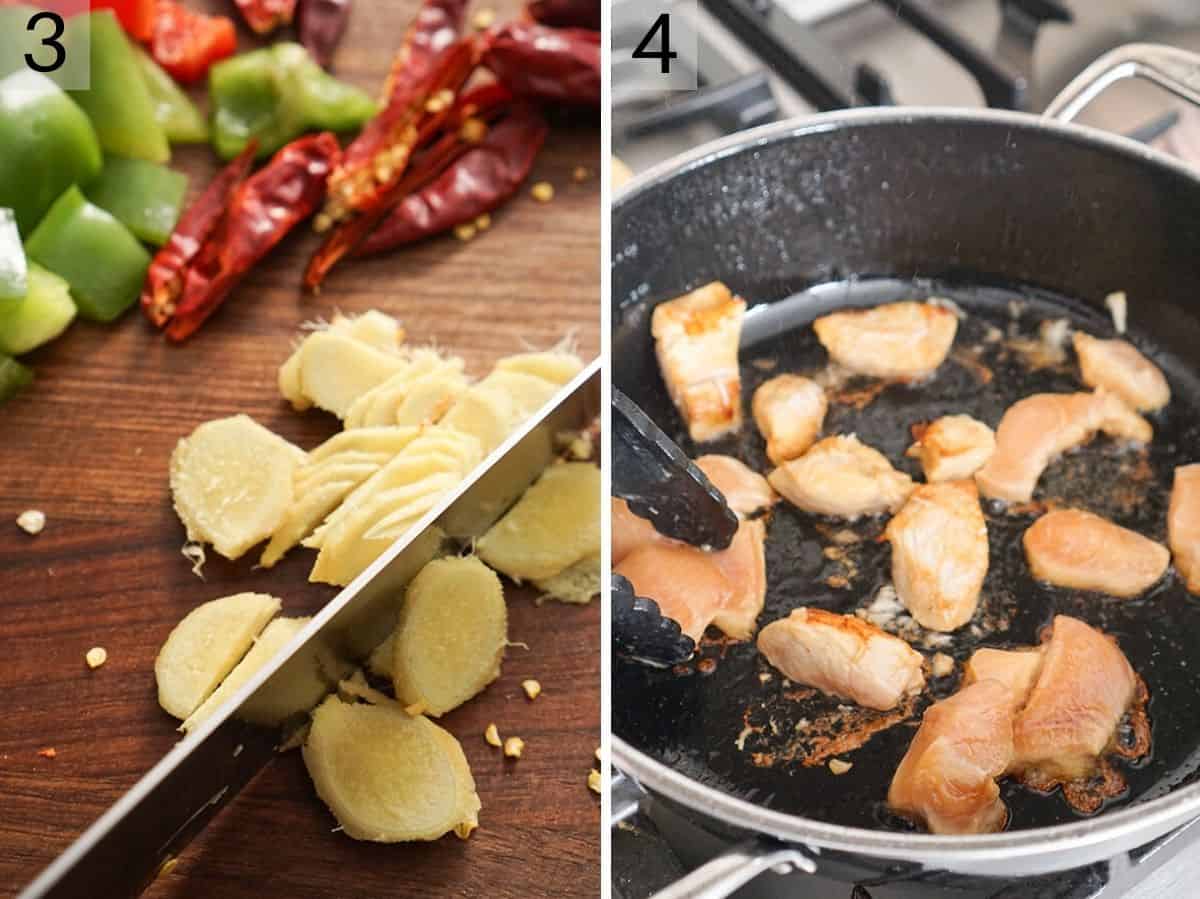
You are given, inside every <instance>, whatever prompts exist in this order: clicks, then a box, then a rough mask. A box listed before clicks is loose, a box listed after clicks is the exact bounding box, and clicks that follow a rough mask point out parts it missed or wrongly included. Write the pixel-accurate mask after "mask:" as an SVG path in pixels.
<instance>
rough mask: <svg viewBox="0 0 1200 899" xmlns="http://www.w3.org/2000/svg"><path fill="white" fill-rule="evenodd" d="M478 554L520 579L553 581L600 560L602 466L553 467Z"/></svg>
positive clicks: (499, 524) (483, 541) (485, 538)
mask: <svg viewBox="0 0 1200 899" xmlns="http://www.w3.org/2000/svg"><path fill="white" fill-rule="evenodd" d="M477 550H478V552H479V557H480V558H481V559H483V560H484V561H485V562H487V563H488V564H489V565H491V566H492V567H493V568H495V569H496V570H497V571H501V572H503V573H504V574H507V575H508V576H509V577H511V578H514V579H517V580H542V579H545V578H551V577H554V576H555V575H556V574H559V573H560V572H562V571H563V569H565V568H568V567H569V566H571V565H574V564H575V563H576V562H578V561H579V560H580V559H583V558H586V557H588V556H595V555H599V553H600V469H599V467H598V466H596V465H593V464H592V463H590V462H565V463H563V464H561V465H551V466H550V467H549V468H547V469H546V470H545V471H544V472H542V476H541V477H540V478H538V480H537V482H536V483H534V485H533V486H532V487H530V488H529V489H528V490H526V491H525V495H524V496H522V497H521V499H520V500H518V501H517V504H516V505H515V506H513V507H512V508H511V509H509V511H508V512H507V514H505V516H504V517H503V518H501V519H500V520H499V521H498V522H496V524H495V525H493V526H492V529H491V530H489V531H488V532H487V533H486V534H484V535H483V537H481V538H480V539H479V543H478V544H477Z"/></svg>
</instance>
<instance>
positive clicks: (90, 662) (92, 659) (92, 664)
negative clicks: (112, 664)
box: [83, 646, 108, 668]
mask: <svg viewBox="0 0 1200 899" xmlns="http://www.w3.org/2000/svg"><path fill="white" fill-rule="evenodd" d="M83 658H84V661H86V662H87V666H88V667H89V668H99V667H100V666H101V665H103V664H104V663H105V662H107V661H108V650H107V649H105V648H104V647H103V646H93V647H92V648H91V649H89V650H88V651H87V654H86V655H84V657H83Z"/></svg>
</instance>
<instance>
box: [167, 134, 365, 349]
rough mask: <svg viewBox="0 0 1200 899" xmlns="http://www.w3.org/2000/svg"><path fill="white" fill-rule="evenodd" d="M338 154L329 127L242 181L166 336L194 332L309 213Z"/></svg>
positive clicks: (190, 273)
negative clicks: (248, 273) (257, 263)
mask: <svg viewBox="0 0 1200 899" xmlns="http://www.w3.org/2000/svg"><path fill="white" fill-rule="evenodd" d="M340 155H341V148H340V147H339V146H338V142H337V138H336V137H334V136H333V135H332V134H331V133H330V132H328V131H325V132H322V133H321V134H313V135H309V136H307V137H302V138H300V139H299V140H295V141H292V142H291V143H290V144H288V145H287V146H285V147H284V148H283V149H282V150H280V151H279V152H278V153H276V154H275V155H274V156H273V157H272V158H271V161H270V162H268V163H267V164H266V166H264V167H263V168H262V169H260V170H259V171H258V172H256V173H255V174H253V175H251V176H250V177H249V178H247V179H246V180H245V181H244V182H242V184H241V185H240V186H239V187H238V188H237V190H236V191H235V192H234V194H233V197H232V198H231V199H230V202H229V207H228V209H227V210H226V212H225V215H224V216H223V217H222V219H221V221H220V223H219V224H218V225H217V227H216V229H215V230H214V231H213V232H212V233H211V234H210V235H209V238H208V240H207V241H205V243H204V246H203V247H202V248H201V250H200V252H199V253H198V254H197V255H196V257H195V260H194V261H193V262H192V264H191V266H189V267H188V269H187V274H186V275H185V277H184V282H183V293H182V295H181V296H180V298H179V302H178V304H177V306H176V309H175V315H174V317H173V318H172V319H171V322H170V324H168V325H167V331H166V333H167V337H168V338H170V339H171V340H174V341H181V340H185V339H187V338H188V337H190V336H191V335H192V334H193V333H195V331H196V329H197V328H199V327H200V325H201V324H203V322H204V320H205V319H207V318H208V317H209V316H210V315H212V314H213V312H215V311H216V310H217V308H218V307H219V306H220V305H221V303H222V302H223V301H224V300H225V298H226V297H227V296H228V295H229V291H230V290H232V289H233V288H234V287H235V286H236V285H237V283H238V282H239V281H240V280H241V279H242V277H243V276H244V275H245V274H246V272H248V271H249V270H250V268H251V267H252V266H253V265H254V264H255V263H256V262H258V260H260V259H261V258H262V257H263V256H265V255H266V254H267V252H269V251H270V250H271V248H272V247H274V246H275V245H276V244H277V243H279V241H280V240H282V239H283V237H284V235H286V234H287V233H288V232H289V231H290V230H291V229H292V228H293V227H294V226H295V225H296V224H297V223H298V222H300V221H302V220H303V219H306V218H308V217H309V216H310V215H312V213H313V212H314V211H315V210H316V209H317V206H318V205H320V202H321V198H322V197H323V196H324V195H325V179H326V178H327V177H328V175H329V172H330V171H331V170H332V168H333V166H334V165H335V164H336V163H337V160H338V157H339V156H340Z"/></svg>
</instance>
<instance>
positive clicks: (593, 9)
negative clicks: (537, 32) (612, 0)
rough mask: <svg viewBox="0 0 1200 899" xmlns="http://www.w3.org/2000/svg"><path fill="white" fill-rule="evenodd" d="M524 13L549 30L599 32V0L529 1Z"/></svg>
mask: <svg viewBox="0 0 1200 899" xmlns="http://www.w3.org/2000/svg"><path fill="white" fill-rule="evenodd" d="M525 11H526V12H528V13H529V17H530V18H531V19H533V20H534V21H535V22H541V23H542V24H543V25H549V26H550V27H551V28H590V29H592V30H593V31H599V30H600V0H530V2H529V3H527V4H525Z"/></svg>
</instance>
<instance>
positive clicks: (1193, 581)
mask: <svg viewBox="0 0 1200 899" xmlns="http://www.w3.org/2000/svg"><path fill="white" fill-rule="evenodd" d="M1167 542H1168V543H1170V544H1171V553H1172V555H1174V557H1175V567H1176V568H1178V569H1179V573H1180V574H1181V575H1183V580H1184V582H1185V583H1186V584H1187V589H1188V592H1189V593H1197V594H1200V464H1197V463H1194V464H1192V465H1180V466H1179V467H1178V468H1176V469H1175V483H1174V485H1173V486H1172V487H1171V506H1170V509H1169V510H1168V512H1167Z"/></svg>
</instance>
